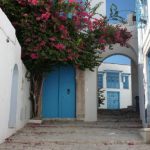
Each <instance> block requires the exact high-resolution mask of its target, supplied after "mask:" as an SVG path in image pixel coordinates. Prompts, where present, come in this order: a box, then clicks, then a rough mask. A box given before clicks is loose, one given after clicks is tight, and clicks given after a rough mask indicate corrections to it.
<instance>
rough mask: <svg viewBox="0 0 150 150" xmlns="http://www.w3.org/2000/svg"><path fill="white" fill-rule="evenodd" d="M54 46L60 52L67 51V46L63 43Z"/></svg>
mask: <svg viewBox="0 0 150 150" xmlns="http://www.w3.org/2000/svg"><path fill="white" fill-rule="evenodd" d="M54 46H55V48H56V49H58V50H64V49H65V45H64V44H61V43H58V44H55V45H54Z"/></svg>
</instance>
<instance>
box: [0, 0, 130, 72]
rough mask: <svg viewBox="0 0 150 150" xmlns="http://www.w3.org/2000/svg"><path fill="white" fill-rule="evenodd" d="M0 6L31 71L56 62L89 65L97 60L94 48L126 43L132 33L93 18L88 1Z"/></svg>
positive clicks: (17, 0)
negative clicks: (6, 16) (8, 19)
mask: <svg viewBox="0 0 150 150" xmlns="http://www.w3.org/2000/svg"><path fill="white" fill-rule="evenodd" d="M8 3H9V5H8ZM0 7H2V8H3V10H4V11H5V12H6V14H7V15H8V17H9V18H10V20H11V21H12V23H13V25H14V26H15V28H16V31H17V36H18V39H19V41H20V43H21V46H22V59H23V61H24V63H25V65H26V66H27V68H28V70H29V71H30V72H32V73H34V72H37V71H39V72H45V71H47V70H49V69H50V66H51V65H52V64H56V63H65V64H66V63H69V64H73V65H75V66H78V67H80V68H81V69H85V68H89V69H92V68H93V67H95V66H96V65H98V64H99V62H98V59H97V55H96V52H95V49H99V50H100V51H103V50H105V49H106V47H112V45H113V44H116V43H118V44H120V45H121V46H126V43H127V41H128V40H129V39H130V37H131V33H130V32H128V31H127V29H125V28H121V27H120V26H112V25H109V24H108V22H107V21H106V19H105V18H102V17H99V18H94V15H95V13H94V12H93V11H92V8H91V6H90V3H89V2H88V1H87V2H84V3H83V2H79V1H77V0H68V3H66V2H64V0H58V1H57V3H56V2H55V3H54V1H53V0H14V1H13V2H12V1H11V0H7V3H5V2H4V1H3V2H0ZM87 10H88V11H87Z"/></svg>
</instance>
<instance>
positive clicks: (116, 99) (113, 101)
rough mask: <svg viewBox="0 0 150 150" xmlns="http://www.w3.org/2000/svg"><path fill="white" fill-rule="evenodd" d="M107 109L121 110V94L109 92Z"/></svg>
mask: <svg viewBox="0 0 150 150" xmlns="http://www.w3.org/2000/svg"><path fill="white" fill-rule="evenodd" d="M107 108H108V109H119V108H120V94H119V92H112V91H108V92H107Z"/></svg>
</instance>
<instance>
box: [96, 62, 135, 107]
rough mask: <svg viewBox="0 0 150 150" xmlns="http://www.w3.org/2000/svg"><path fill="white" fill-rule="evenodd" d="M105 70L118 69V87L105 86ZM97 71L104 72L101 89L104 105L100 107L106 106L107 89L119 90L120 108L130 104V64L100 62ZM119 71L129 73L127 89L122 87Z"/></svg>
mask: <svg viewBox="0 0 150 150" xmlns="http://www.w3.org/2000/svg"><path fill="white" fill-rule="evenodd" d="M106 70H114V71H119V72H120V73H119V81H120V88H119V89H111V88H107V86H106V83H107V81H106V72H105V71H106ZM98 71H100V72H104V74H103V90H104V91H105V92H104V95H105V101H104V105H102V106H101V108H105V109H106V108H107V91H117V92H120V108H127V107H128V106H131V105H132V86H131V66H130V65H119V64H110V63H102V64H101V65H100V66H99V68H98ZM121 73H126V74H129V89H123V82H122V79H121Z"/></svg>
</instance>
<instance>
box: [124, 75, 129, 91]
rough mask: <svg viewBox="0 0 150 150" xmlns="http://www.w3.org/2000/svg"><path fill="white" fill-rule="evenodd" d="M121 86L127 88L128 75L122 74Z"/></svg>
mask: <svg viewBox="0 0 150 150" xmlns="http://www.w3.org/2000/svg"><path fill="white" fill-rule="evenodd" d="M123 88H124V89H129V76H128V75H124V76H123Z"/></svg>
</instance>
